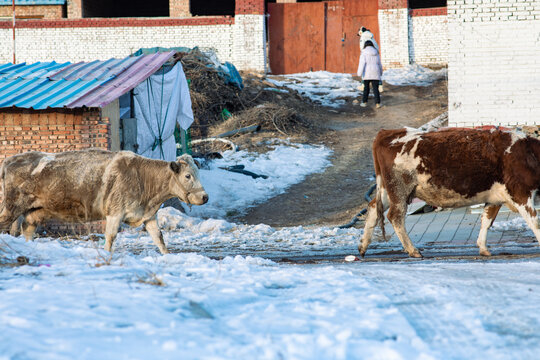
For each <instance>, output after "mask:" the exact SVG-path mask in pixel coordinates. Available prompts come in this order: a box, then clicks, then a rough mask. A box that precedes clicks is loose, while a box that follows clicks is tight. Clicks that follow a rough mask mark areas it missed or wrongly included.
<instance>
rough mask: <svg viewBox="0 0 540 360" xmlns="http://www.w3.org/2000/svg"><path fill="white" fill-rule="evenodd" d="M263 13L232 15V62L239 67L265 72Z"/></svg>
mask: <svg viewBox="0 0 540 360" xmlns="http://www.w3.org/2000/svg"><path fill="white" fill-rule="evenodd" d="M264 22H265V17H264V15H236V16H235V17H234V23H235V24H234V33H233V39H234V42H233V44H234V46H233V48H232V49H231V50H232V52H233V53H232V54H231V57H232V58H233V59H234V61H233V63H234V64H235V66H237V67H238V68H240V69H255V70H258V71H264V72H266V50H265V49H266V31H265V28H264V27H265V23H264Z"/></svg>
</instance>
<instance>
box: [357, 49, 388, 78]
mask: <svg viewBox="0 0 540 360" xmlns="http://www.w3.org/2000/svg"><path fill="white" fill-rule="evenodd" d="M382 73H383V68H382V64H381V57H380V56H379V52H378V51H377V49H375V48H374V47H373V46H368V47H366V48H365V49H364V50H362V53H361V54H360V63H359V64H358V71H357V72H356V74H357V75H358V76H361V77H362V79H363V80H381V76H382Z"/></svg>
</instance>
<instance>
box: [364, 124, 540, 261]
mask: <svg viewBox="0 0 540 360" xmlns="http://www.w3.org/2000/svg"><path fill="white" fill-rule="evenodd" d="M373 161H374V166H375V173H376V176H377V195H376V198H375V199H373V201H371V202H370V204H369V207H368V213H367V218H366V224H365V228H364V234H363V236H362V241H361V244H360V245H359V247H358V249H359V251H360V254H361V255H362V256H364V254H365V253H366V250H367V248H368V246H369V243H370V242H371V236H372V234H373V229H374V227H375V226H376V224H377V223H378V222H379V223H380V225H381V227H382V228H383V232H384V226H383V225H384V224H383V221H384V220H383V216H384V212H385V211H386V210H387V209H389V211H388V214H387V217H388V220H389V221H390V222H391V224H392V226H393V227H394V230H395V232H396V234H397V236H398V238H399V240H400V241H401V243H402V244H403V247H404V249H405V251H406V252H407V253H408V254H409V256H412V257H421V256H422V255H421V254H420V252H419V251H418V250H417V249H416V248H415V247H414V245H413V244H412V243H411V240H410V238H409V236H408V235H407V232H406V231H405V213H406V211H407V205H408V204H409V203H410V202H411V200H412V199H413V198H415V197H416V198H419V199H422V200H424V201H425V202H426V203H428V204H430V205H433V206H437V207H443V208H455V207H462V206H468V205H474V204H485V208H484V212H483V214H482V222H481V229H480V233H479V235H478V240H477V244H478V247H479V248H480V255H484V256H489V255H491V254H490V252H489V250H488V249H487V247H486V235H487V230H488V228H489V227H491V225H492V224H493V221H494V219H495V217H496V216H497V213H498V212H499V209H500V208H501V206H502V205H503V204H504V205H506V206H508V207H509V208H510V209H512V210H513V211H516V212H519V214H520V215H521V216H522V217H523V218H524V219H525V221H526V222H527V224H528V226H529V227H530V228H531V229H532V231H533V232H534V235H535V236H536V238H537V239H538V241H539V242H540V230H539V228H538V221H537V218H536V211H535V209H534V206H533V200H534V196H535V193H536V191H537V189H538V188H539V187H540V140H538V139H536V138H532V137H529V136H525V135H524V134H521V133H518V132H511V131H501V130H497V129H491V130H476V129H463V128H460V129H457V128H456V129H444V130H439V131H434V132H420V131H417V130H415V129H397V130H381V131H380V132H379V133H378V134H377V137H376V138H375V141H374V142H373ZM383 235H384V234H383Z"/></svg>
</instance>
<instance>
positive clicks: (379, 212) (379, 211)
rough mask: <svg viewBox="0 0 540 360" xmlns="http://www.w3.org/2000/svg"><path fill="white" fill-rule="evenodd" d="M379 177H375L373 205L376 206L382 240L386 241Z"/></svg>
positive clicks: (381, 189)
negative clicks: (375, 190)
mask: <svg viewBox="0 0 540 360" xmlns="http://www.w3.org/2000/svg"><path fill="white" fill-rule="evenodd" d="M381 182H382V181H381V177H380V176H377V195H376V196H375V205H376V206H377V223H378V224H379V226H380V227H381V231H382V237H383V240H384V241H386V232H385V231H384V205H383V200H382V197H383V194H382V193H383V187H382V183H381Z"/></svg>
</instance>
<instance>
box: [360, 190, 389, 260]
mask: <svg viewBox="0 0 540 360" xmlns="http://www.w3.org/2000/svg"><path fill="white" fill-rule="evenodd" d="M379 189H380V190H379ZM379 189H377V192H379V191H380V192H381V193H380V194H377V197H375V199H373V200H371V201H370V203H369V205H368V211H367V215H366V222H365V225H364V233H363V235H362V240H361V243H360V245H358V251H359V252H360V255H361V256H362V257H364V255H365V254H366V251H367V248H368V246H369V244H370V243H371V237H372V235H373V230H374V229H375V226H377V221H379V220H381V218H382V217H383V216H384V212H385V211H386V210H388V195H387V193H386V190H385V189H384V188H382V187H380V188H379ZM378 196H380V199H379V198H378ZM377 201H380V205H379V206H380V208H379V209H378V208H377ZM381 226H384V224H382V221H381Z"/></svg>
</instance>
